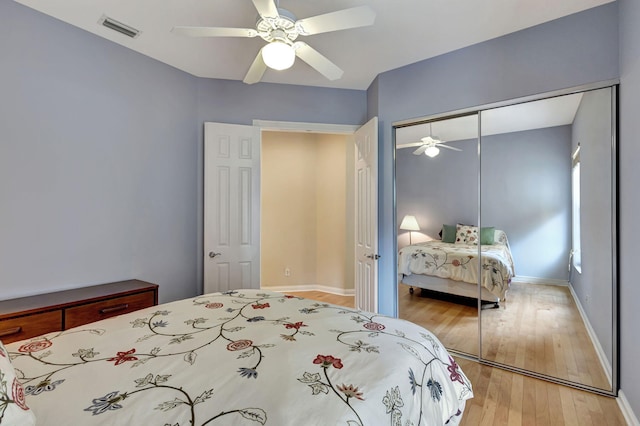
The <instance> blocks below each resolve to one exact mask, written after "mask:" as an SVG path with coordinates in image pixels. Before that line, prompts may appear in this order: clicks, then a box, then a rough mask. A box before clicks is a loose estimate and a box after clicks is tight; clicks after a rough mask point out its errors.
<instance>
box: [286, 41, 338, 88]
mask: <svg viewBox="0 0 640 426" xmlns="http://www.w3.org/2000/svg"><path fill="white" fill-rule="evenodd" d="M293 48H294V49H295V51H296V56H297V57H298V58H300V59H302V60H303V61H305V62H306V63H307V64H309V65H311V67H313V68H314V69H315V70H316V71H318V72H319V73H320V74H322V75H324V76H325V77H327V78H328V79H329V80H337V79H339V78H340V77H342V74H343V72H344V71H342V70H341V69H340V68H339V67H338V66H337V65H336V64H334V63H333V62H331V61H330V60H328V59H327V58H326V57H324V56H323V55H322V54H321V53H320V52H318V51H317V50H315V49H314V48H312V47H311V46H309V45H308V44H307V43H303V42H301V41H297V42H295V43H294V44H293Z"/></svg>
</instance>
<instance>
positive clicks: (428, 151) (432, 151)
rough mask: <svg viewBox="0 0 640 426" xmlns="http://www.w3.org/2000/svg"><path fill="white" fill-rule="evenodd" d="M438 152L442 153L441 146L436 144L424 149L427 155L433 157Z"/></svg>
mask: <svg viewBox="0 0 640 426" xmlns="http://www.w3.org/2000/svg"><path fill="white" fill-rule="evenodd" d="M438 154H440V148H438V147H436V146H430V147H429V148H427V149H425V150H424V155H426V156H427V157H431V158H433V157H435V156H436V155H438Z"/></svg>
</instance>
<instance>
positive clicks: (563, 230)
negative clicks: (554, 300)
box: [396, 126, 571, 281]
mask: <svg viewBox="0 0 640 426" xmlns="http://www.w3.org/2000/svg"><path fill="white" fill-rule="evenodd" d="M450 145H451V146H455V147H457V148H461V149H462V151H461V152H454V151H450V150H445V149H441V150H440V154H439V155H438V156H437V157H435V158H428V157H426V156H424V155H419V156H416V155H413V154H412V151H413V149H401V150H398V151H396V202H397V217H396V219H397V221H398V222H400V221H401V220H402V218H403V217H404V215H405V214H413V215H415V216H416V218H417V219H418V222H419V224H420V225H421V231H420V232H421V233H423V234H426V235H428V236H430V237H432V238H437V236H438V232H439V231H440V229H441V227H442V225H443V224H449V225H455V224H456V223H465V224H476V223H477V222H478V174H479V173H480V174H481V176H482V179H481V182H482V186H481V192H480V197H481V209H482V216H481V217H482V226H494V227H496V228H498V229H502V230H504V231H505V232H506V233H507V236H508V238H509V244H510V247H511V250H512V254H513V258H514V263H515V266H516V273H517V275H520V276H525V277H535V278H543V279H552V280H564V281H566V280H567V278H568V277H567V261H568V256H569V250H570V249H571V246H570V237H571V173H570V172H571V170H570V168H571V163H570V161H569V159H570V156H571V151H570V150H571V126H559V127H551V128H546V129H536V130H527V131H522V132H513V133H505V134H500V135H490V136H483V137H482V142H481V148H480V152H481V154H480V161H479V159H478V149H477V140H468V141H455V142H452V143H450ZM480 164H482V167H481V169H480ZM405 242H406V241H405Z"/></svg>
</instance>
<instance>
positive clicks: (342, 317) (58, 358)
mask: <svg viewBox="0 0 640 426" xmlns="http://www.w3.org/2000/svg"><path fill="white" fill-rule="evenodd" d="M8 360H10V361H11V364H10V365H12V366H13V370H12V371H9V370H10V369H11V367H7V365H6V364H7V363H8V362H7V361H8ZM3 361H4V362H5V364H4V365H3V364H2V362H3ZM11 374H14V375H15V376H16V378H17V379H16V380H11ZM0 375H2V378H0V382H2V383H0V384H1V385H0V416H4V421H3V420H2V418H1V417H0V424H1V425H3V426H4V425H5V424H20V425H29V424H31V423H29V422H30V420H29V419H30V417H29V416H31V415H32V414H35V417H36V419H37V424H38V425H56V426H57V425H83V426H90V425H101V426H105V425H114V426H115V425H118V426H122V425H142V424H145V425H147V424H149V425H171V426H176V425H179V426H186V425H211V426H213V425H278V426H282V425H301V424H304V425H314V424H317V425H337V424H342V425H351V426H355V425H378V424H398V425H400V424H402V425H404V424H415V425H418V424H422V425H444V424H447V425H456V424H458V423H459V422H460V419H461V417H462V413H463V411H464V407H465V401H466V400H468V399H469V398H472V397H473V393H472V387H471V384H470V383H469V380H468V379H467V377H466V376H465V375H464V373H463V372H462V371H461V370H460V368H459V366H458V365H457V364H456V362H455V361H454V359H453V358H452V357H451V356H450V355H449V353H448V352H447V351H446V349H445V348H444V347H443V346H442V344H441V343H440V342H439V341H438V339H437V338H436V337H435V336H434V335H433V334H431V333H430V332H429V331H427V330H425V329H424V328H421V327H419V326H417V325H415V324H413V323H410V322H407V321H404V320H400V319H397V318H390V317H386V316H382V315H377V314H373V313H368V312H363V311H358V310H354V309H347V308H344V307H340V306H336V305H331V304H326V303H319V302H316V301H313V300H308V299H303V298H300V297H295V296H292V295H284V294H281V293H275V292H269V291H264V290H238V291H230V292H226V293H213V294H208V295H204V296H199V297H196V298H192V299H185V300H181V301H176V302H172V303H167V304H164V305H159V306H154V307H151V308H146V309H143V310H139V311H136V312H132V313H129V314H125V315H121V316H118V317H115V318H110V319H106V320H103V321H99V322H95V323H92V324H88V325H85V326H80V327H76V328H72V329H69V330H66V331H62V332H55V333H49V334H46V335H43V336H40V337H38V338H34V339H29V340H23V341H20V342H14V343H11V344H8V345H6V349H2V345H0ZM16 382H17V384H16ZM3 392H4V394H3ZM7 401H9V402H7ZM62 407H64V408H62ZM14 415H23V416H24V418H23V419H22V420H19V421H16V420H15V419H16V417H13V421H14V423H12V416H14Z"/></svg>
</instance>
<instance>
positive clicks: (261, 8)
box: [253, 0, 280, 18]
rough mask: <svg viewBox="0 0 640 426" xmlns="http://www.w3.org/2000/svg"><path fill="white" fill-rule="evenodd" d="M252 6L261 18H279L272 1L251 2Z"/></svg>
mask: <svg viewBox="0 0 640 426" xmlns="http://www.w3.org/2000/svg"><path fill="white" fill-rule="evenodd" d="M253 5H254V6H255V7H256V10H257V11H258V13H259V14H260V16H262V17H263V18H277V17H278V16H280V14H279V13H278V8H277V7H276V4H275V2H274V1H273V0H253Z"/></svg>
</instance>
